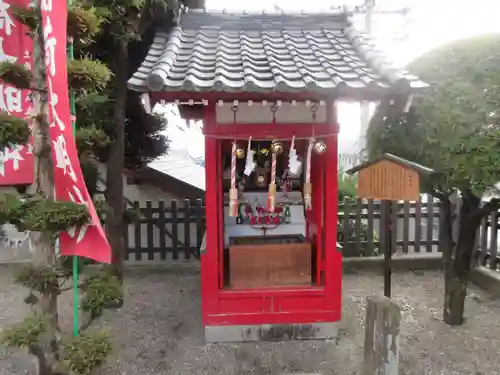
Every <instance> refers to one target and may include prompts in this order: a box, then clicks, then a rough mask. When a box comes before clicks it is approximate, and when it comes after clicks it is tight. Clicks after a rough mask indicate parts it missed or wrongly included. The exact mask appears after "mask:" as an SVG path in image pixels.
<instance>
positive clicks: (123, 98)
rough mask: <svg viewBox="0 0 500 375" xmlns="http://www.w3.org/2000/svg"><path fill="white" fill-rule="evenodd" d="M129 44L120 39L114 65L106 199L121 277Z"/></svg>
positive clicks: (114, 257) (110, 236)
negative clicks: (112, 130)
mask: <svg viewBox="0 0 500 375" xmlns="http://www.w3.org/2000/svg"><path fill="white" fill-rule="evenodd" d="M127 48H128V44H127V41H126V40H122V39H117V40H116V48H115V60H114V61H115V63H114V67H113V73H114V74H115V76H114V92H115V95H114V96H115V108H114V119H115V124H114V125H115V137H114V142H113V145H112V146H111V150H110V155H109V159H108V161H107V163H106V166H107V167H106V184H107V189H106V201H107V204H108V206H109V210H108V212H107V215H106V234H107V237H108V241H109V243H110V245H111V251H112V264H111V272H112V273H113V274H114V275H115V276H117V277H118V278H119V279H120V280H122V279H123V258H124V252H125V244H124V241H123V229H124V221H123V206H124V203H123V169H124V159H125V113H126V112H125V111H126V103H127V79H128V76H127V75H128V64H127V59H128V56H127V55H128V53H127Z"/></svg>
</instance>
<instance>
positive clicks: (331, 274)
mask: <svg viewBox="0 0 500 375" xmlns="http://www.w3.org/2000/svg"><path fill="white" fill-rule="evenodd" d="M328 109H329V110H328V127H329V129H330V130H331V133H333V134H335V135H333V136H329V137H328V138H327V139H326V146H327V148H326V151H325V154H326V155H325V156H326V158H325V159H326V160H325V184H324V186H325V191H324V193H325V216H324V228H323V230H324V239H325V242H324V244H325V249H324V251H325V291H326V294H327V295H328V296H329V297H331V298H328V299H327V303H328V304H329V306H328V307H329V308H330V309H331V310H334V311H336V312H337V314H338V315H336V317H335V318H336V319H339V320H340V315H341V309H342V253H341V252H340V251H338V250H337V211H338V198H337V197H338V130H339V126H338V123H337V115H336V112H335V107H334V103H333V102H330V103H328Z"/></svg>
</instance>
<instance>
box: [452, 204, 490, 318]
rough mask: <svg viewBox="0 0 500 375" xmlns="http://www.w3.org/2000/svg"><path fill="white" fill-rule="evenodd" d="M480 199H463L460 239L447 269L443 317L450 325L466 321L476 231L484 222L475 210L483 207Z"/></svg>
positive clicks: (459, 218)
mask: <svg viewBox="0 0 500 375" xmlns="http://www.w3.org/2000/svg"><path fill="white" fill-rule="evenodd" d="M479 205H480V200H479V198H477V197H475V196H468V197H463V198H462V204H461V206H460V210H459V217H458V219H457V220H459V222H458V239H457V242H456V244H454V246H453V254H452V255H451V257H450V261H449V262H447V264H446V268H445V271H444V273H445V278H444V279H445V298H444V310H443V320H444V322H445V323H446V324H449V325H453V326H456V325H461V324H463V322H464V307H465V297H466V296H467V282H468V280H469V275H470V271H471V263H472V256H473V252H474V241H475V238H476V232H477V229H478V228H479V224H480V222H481V218H480V217H474V216H473V215H472V213H473V212H474V211H476V210H477V209H478V208H479Z"/></svg>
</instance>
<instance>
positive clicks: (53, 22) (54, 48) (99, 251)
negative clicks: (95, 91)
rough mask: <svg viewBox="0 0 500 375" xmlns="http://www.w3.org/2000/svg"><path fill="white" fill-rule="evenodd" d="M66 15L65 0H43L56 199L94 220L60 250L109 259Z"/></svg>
mask: <svg viewBox="0 0 500 375" xmlns="http://www.w3.org/2000/svg"><path fill="white" fill-rule="evenodd" d="M0 1H1V0H0ZM67 17H68V12H67V4H66V0H42V25H43V33H44V37H45V64H46V69H47V88H48V95H49V122H50V138H51V140H52V158H53V160H54V182H55V191H56V199H57V200H62V201H72V202H75V203H78V204H84V205H86V206H87V207H88V210H89V213H90V216H91V219H92V222H91V223H89V224H88V225H84V226H82V227H80V228H73V229H72V230H70V231H68V233H61V235H60V237H59V243H60V254H61V255H78V256H83V257H86V258H90V259H93V260H95V261H98V262H102V263H110V262H111V248H110V246H109V243H108V241H107V239H106V235H105V234H104V230H103V229H102V226H101V223H100V220H99V218H98V216H97V214H96V211H95V208H94V204H93V203H92V199H91V198H90V196H89V192H88V190H87V187H86V186H85V181H84V179H83V174H82V170H81V168H80V163H79V160H78V153H77V150H76V144H75V139H74V136H73V127H72V124H71V114H70V107H69V92H68V74H67V57H66V41H67V35H66V21H67Z"/></svg>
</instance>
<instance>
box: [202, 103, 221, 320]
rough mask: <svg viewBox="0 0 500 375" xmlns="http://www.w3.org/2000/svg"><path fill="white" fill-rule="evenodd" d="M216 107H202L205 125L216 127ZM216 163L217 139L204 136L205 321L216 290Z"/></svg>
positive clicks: (217, 227) (203, 264)
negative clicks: (203, 108)
mask: <svg viewBox="0 0 500 375" xmlns="http://www.w3.org/2000/svg"><path fill="white" fill-rule="evenodd" d="M215 125H216V124H215V107H214V106H213V105H211V106H206V107H205V121H204V127H206V129H210V128H212V127H213V126H215ZM218 170H220V168H218V166H217V140H216V139H215V138H212V137H205V216H206V239H205V244H206V250H205V253H204V254H201V278H200V281H201V293H202V297H201V300H202V316H203V323H204V324H207V318H208V315H210V314H213V313H214V312H215V311H216V309H217V293H218V273H219V272H218V252H219V213H220V210H219V207H218V206H219V197H218V191H217V188H218V184H214V183H211V182H213V181H216V180H217V179H218V178H219V177H217V175H218Z"/></svg>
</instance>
